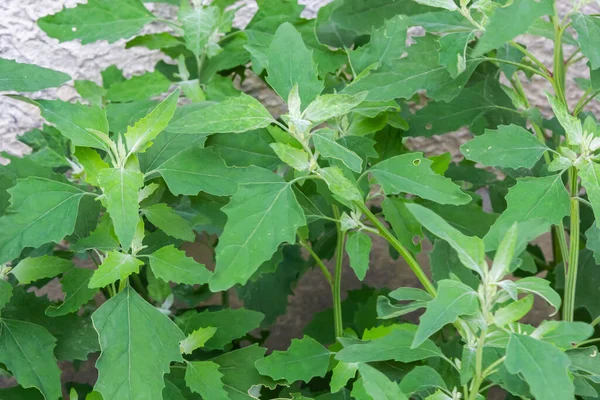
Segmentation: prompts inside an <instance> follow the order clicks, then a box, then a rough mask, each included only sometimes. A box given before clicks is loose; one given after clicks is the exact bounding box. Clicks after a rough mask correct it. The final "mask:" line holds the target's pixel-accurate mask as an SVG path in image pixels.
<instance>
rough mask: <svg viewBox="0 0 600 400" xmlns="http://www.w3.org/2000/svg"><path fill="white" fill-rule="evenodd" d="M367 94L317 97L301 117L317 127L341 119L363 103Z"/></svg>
mask: <svg viewBox="0 0 600 400" xmlns="http://www.w3.org/2000/svg"><path fill="white" fill-rule="evenodd" d="M365 97H367V92H363V93H357V94H355V95H347V94H324V95H321V96H318V97H317V98H316V99H315V100H314V101H313V102H311V103H310V104H309V105H308V107H306V110H304V113H302V117H303V118H304V119H307V120H309V121H311V122H312V123H313V124H314V125H318V124H320V123H321V122H323V121H327V120H329V119H331V118H336V117H341V116H344V115H346V114H348V113H349V112H350V111H352V109H353V108H354V107H356V106H358V105H359V104H361V103H362V102H363V100H364V99H365Z"/></svg>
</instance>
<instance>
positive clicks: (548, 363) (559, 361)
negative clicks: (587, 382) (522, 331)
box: [504, 333, 575, 400]
mask: <svg viewBox="0 0 600 400" xmlns="http://www.w3.org/2000/svg"><path fill="white" fill-rule="evenodd" d="M504 365H505V366H506V369H507V370H508V372H510V373H511V374H521V375H522V376H523V378H524V379H525V381H526V382H527V383H528V384H529V388H530V390H531V393H532V394H533V396H535V398H537V399H556V400H563V399H564V400H571V399H574V398H575V395H574V393H573V392H574V388H573V381H572V379H571V376H570V374H569V366H570V365H571V360H570V359H569V357H568V356H567V355H566V354H565V353H563V352H562V351H560V350H559V349H558V348H556V347H555V346H554V345H552V344H550V343H545V342H542V341H541V340H537V339H534V338H532V337H530V336H525V335H519V334H516V333H513V334H511V335H510V340H509V342H508V347H507V349H506V361H505V362H504Z"/></svg>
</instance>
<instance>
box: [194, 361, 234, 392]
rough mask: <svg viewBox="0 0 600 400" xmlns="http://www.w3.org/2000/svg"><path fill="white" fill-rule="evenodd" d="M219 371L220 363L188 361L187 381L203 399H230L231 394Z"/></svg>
mask: <svg viewBox="0 0 600 400" xmlns="http://www.w3.org/2000/svg"><path fill="white" fill-rule="evenodd" d="M222 377H223V374H222V373H220V372H219V364H217V363H214V362H212V361H194V362H188V363H187V368H186V370H185V383H186V385H187V386H188V387H189V388H190V389H191V390H192V391H193V392H196V393H198V394H200V395H201V396H202V398H203V399H211V400H212V399H215V400H228V399H229V396H228V395H227V392H226V391H225V387H224V385H223V382H222V381H221V378H222Z"/></svg>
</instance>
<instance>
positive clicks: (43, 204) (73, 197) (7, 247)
mask: <svg viewBox="0 0 600 400" xmlns="http://www.w3.org/2000/svg"><path fill="white" fill-rule="evenodd" d="M8 192H9V193H10V195H11V206H10V207H9V209H8V210H7V213H6V214H5V215H4V216H3V217H1V218H0V263H3V262H6V261H10V260H12V259H13V258H15V257H17V256H18V255H19V254H20V253H21V251H22V250H23V249H24V248H25V247H34V248H37V247H39V246H41V245H42V244H45V243H49V242H55V243H58V242H60V241H61V240H62V239H63V238H64V237H65V236H67V235H70V234H71V233H73V231H74V229H75V222H76V220H77V210H78V208H79V202H80V200H81V198H82V197H83V196H84V195H85V194H86V192H84V191H82V190H80V189H78V188H76V187H75V186H71V185H69V184H66V183H61V182H55V181H52V180H49V179H45V178H36V177H30V178H27V179H19V180H17V184H16V185H15V186H13V187H12V188H10V189H9V190H8Z"/></svg>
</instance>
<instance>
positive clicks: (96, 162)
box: [74, 147, 109, 186]
mask: <svg viewBox="0 0 600 400" xmlns="http://www.w3.org/2000/svg"><path fill="white" fill-rule="evenodd" d="M74 156H75V157H76V158H77V162H78V163H79V164H80V165H81V166H82V167H83V179H84V180H85V181H86V182H87V183H89V184H90V185H93V186H99V184H98V174H99V173H100V171H101V170H103V169H106V168H109V165H108V163H107V162H106V161H104V160H103V159H102V157H101V156H100V154H98V152H97V151H96V150H94V149H90V148H87V147H77V148H76V149H75V154H74Z"/></svg>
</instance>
